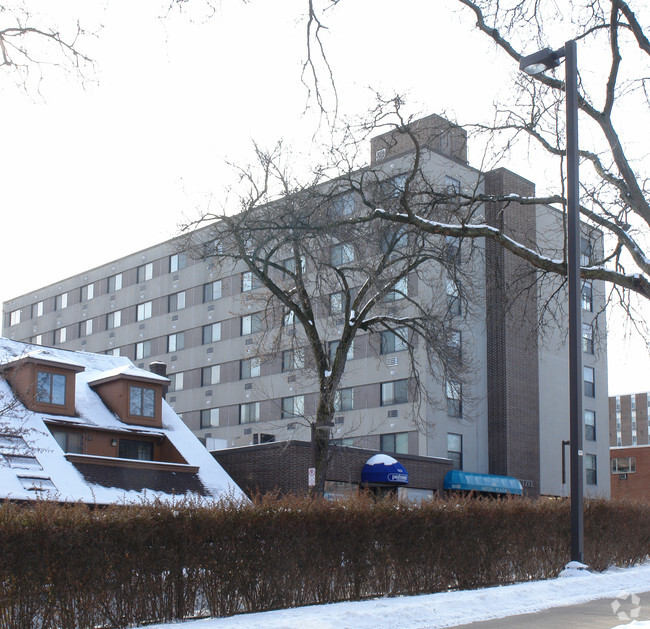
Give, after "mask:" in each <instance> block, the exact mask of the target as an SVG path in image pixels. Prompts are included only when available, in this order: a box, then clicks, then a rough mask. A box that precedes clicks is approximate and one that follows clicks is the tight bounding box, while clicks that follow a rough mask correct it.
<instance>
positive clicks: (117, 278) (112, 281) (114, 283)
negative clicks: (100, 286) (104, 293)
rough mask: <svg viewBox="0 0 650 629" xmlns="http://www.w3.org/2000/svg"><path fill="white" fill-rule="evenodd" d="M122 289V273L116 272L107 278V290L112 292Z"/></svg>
mask: <svg viewBox="0 0 650 629" xmlns="http://www.w3.org/2000/svg"><path fill="white" fill-rule="evenodd" d="M121 289H122V274H121V273H117V274H116V275H111V276H110V277H109V278H108V292H109V293H114V292H115V291H117V290H121Z"/></svg>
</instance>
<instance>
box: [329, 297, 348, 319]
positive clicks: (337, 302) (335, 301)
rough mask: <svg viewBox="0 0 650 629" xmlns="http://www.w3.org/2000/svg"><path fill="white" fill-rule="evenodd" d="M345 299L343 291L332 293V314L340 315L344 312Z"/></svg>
mask: <svg viewBox="0 0 650 629" xmlns="http://www.w3.org/2000/svg"><path fill="white" fill-rule="evenodd" d="M344 304H345V300H344V298H343V292H339V293H332V294H331V295H330V314H331V315H340V314H343V308H344Z"/></svg>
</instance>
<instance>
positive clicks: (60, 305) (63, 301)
mask: <svg viewBox="0 0 650 629" xmlns="http://www.w3.org/2000/svg"><path fill="white" fill-rule="evenodd" d="M67 307H68V293H63V294H62V295H57V296H56V297H55V298H54V310H63V309H64V308H67Z"/></svg>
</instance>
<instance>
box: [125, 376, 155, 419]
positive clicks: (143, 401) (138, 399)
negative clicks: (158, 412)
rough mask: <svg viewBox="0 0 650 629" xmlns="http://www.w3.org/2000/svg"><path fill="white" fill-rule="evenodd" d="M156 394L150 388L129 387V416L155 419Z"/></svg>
mask: <svg viewBox="0 0 650 629" xmlns="http://www.w3.org/2000/svg"><path fill="white" fill-rule="evenodd" d="M155 400H156V392H155V390H154V389H150V388H148V387H139V386H135V385H133V384H132V385H130V386H129V414H130V415H136V416H138V417H153V416H154V412H155V408H156V405H155Z"/></svg>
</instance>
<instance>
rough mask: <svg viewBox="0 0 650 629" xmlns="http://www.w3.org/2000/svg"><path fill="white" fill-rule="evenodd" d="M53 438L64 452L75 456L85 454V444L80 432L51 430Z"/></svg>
mask: <svg viewBox="0 0 650 629" xmlns="http://www.w3.org/2000/svg"><path fill="white" fill-rule="evenodd" d="M50 431H51V433H52V436H53V437H54V439H55V440H56V442H57V443H58V444H59V447H60V448H61V450H63V451H64V452H72V453H74V454H82V453H83V443H82V437H81V433H80V432H72V431H67V430H60V429H58V428H50Z"/></svg>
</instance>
